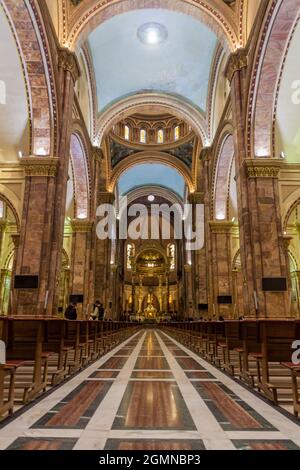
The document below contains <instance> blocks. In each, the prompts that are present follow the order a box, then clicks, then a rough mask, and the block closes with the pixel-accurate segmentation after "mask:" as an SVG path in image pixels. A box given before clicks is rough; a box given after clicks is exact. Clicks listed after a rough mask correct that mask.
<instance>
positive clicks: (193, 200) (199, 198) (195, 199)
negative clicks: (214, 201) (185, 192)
mask: <svg viewBox="0 0 300 470" xmlns="http://www.w3.org/2000/svg"><path fill="white" fill-rule="evenodd" d="M204 196H205V193H204V192H199V191H196V192H194V193H191V194H189V196H188V202H189V203H190V204H204Z"/></svg>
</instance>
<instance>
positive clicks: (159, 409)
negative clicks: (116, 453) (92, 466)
mask: <svg viewBox="0 0 300 470" xmlns="http://www.w3.org/2000/svg"><path fill="white" fill-rule="evenodd" d="M298 446H299V447H298ZM7 448H8V449H22V450H62V449H74V450H75V449H76V450H83V449H84V450H90V449H93V450H95V449H97V450H100V449H106V450H113V449H119V450H134V449H141V450H163V449H167V450H201V449H220V450H221V449H262V450H264V449H268V450H270V449H272V450H273V449H275V450H276V449H278V450H286V449H298V448H300V427H299V425H298V424H296V423H295V422H294V421H293V420H292V419H289V418H287V417H285V416H284V415H283V414H282V413H281V412H279V411H278V410H277V409H275V408H274V407H272V406H271V405H269V404H267V403H265V402H264V401H263V400H261V399H260V398H258V397H256V396H255V395H254V394H252V393H251V392H249V391H248V390H247V389H245V388H244V387H243V386H241V385H239V384H237V383H236V382H235V381H234V380H232V379H231V378H229V377H228V376H226V375H225V374H223V373H222V372H220V371H219V370H217V369H216V368H215V367H213V366H211V365H210V364H208V363H207V362H205V361H203V360H202V359H200V358H199V357H198V356H196V355H195V354H194V353H192V352H191V351H189V350H187V349H186V348H184V347H183V346H181V345H180V344H179V343H177V342H176V341H174V340H173V339H172V338H170V337H169V336H167V335H165V334H164V333H162V332H160V331H156V330H144V331H141V332H139V333H137V334H136V335H135V336H133V337H132V338H130V339H128V340H127V341H126V342H124V343H123V344H122V345H120V346H118V348H116V349H114V350H113V351H112V352H110V353H109V354H107V355H106V356H104V357H103V358H102V359H101V360H99V361H97V362H95V363H94V364H93V365H91V366H90V367H88V368H87V369H85V370H84V371H83V372H81V373H80V374H78V375H77V376H76V377H74V378H72V379H71V380H70V381H68V382H67V383H65V384H64V385H62V386H61V387H59V388H58V389H56V390H54V391H53V392H52V393H50V394H49V395H48V396H47V397H45V398H44V399H42V400H41V401H40V402H39V403H37V404H35V405H33V406H31V408H29V409H27V411H24V412H23V413H22V414H21V415H20V416H19V417H17V418H15V419H14V420H12V421H10V422H9V424H5V422H4V423H2V425H1V427H0V449H7Z"/></svg>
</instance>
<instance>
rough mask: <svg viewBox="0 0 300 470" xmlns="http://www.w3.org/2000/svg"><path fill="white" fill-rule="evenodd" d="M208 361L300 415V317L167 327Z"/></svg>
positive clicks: (185, 323)
mask: <svg viewBox="0 0 300 470" xmlns="http://www.w3.org/2000/svg"><path fill="white" fill-rule="evenodd" d="M161 328H162V329H163V331H165V332H166V333H167V334H170V335H171V336H172V337H174V338H175V339H176V340H177V341H178V342H180V343H182V344H183V345H185V346H186V347H188V348H189V349H191V350H193V351H194V352H195V353H197V354H199V355H200V356H201V357H202V358H203V359H205V360H207V361H209V362H211V363H212V364H213V365H215V366H216V367H218V368H220V369H222V370H223V371H224V372H226V373H228V374H230V375H232V376H234V377H236V378H238V379H239V380H241V381H243V382H245V383H246V384H247V385H248V386H250V387H252V388H253V389H255V390H257V391H258V392H260V393H261V394H263V395H264V396H265V397H267V398H268V399H269V400H271V401H272V402H273V403H274V405H282V406H284V407H286V408H289V407H290V405H292V406H293V411H294V414H295V416H298V415H299V412H300V402H299V388H300V364H293V363H292V355H293V343H294V341H296V340H299V339H300V321H299V320H242V321H237V320H228V321H222V322H220V321H209V322H207V321H200V322H176V323H175V322H171V323H164V324H163V325H161Z"/></svg>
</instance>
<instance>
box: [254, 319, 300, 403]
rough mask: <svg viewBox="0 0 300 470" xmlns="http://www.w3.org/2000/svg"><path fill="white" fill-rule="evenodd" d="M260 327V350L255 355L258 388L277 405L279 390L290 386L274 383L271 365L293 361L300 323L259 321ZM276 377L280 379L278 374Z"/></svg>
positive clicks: (291, 321)
mask: <svg viewBox="0 0 300 470" xmlns="http://www.w3.org/2000/svg"><path fill="white" fill-rule="evenodd" d="M258 326H259V338H260V350H259V352H258V353H256V354H255V355H254V357H255V359H256V364H257V387H258V389H259V390H261V391H263V393H264V394H265V395H266V396H267V397H268V398H269V399H270V400H272V401H273V402H274V403H275V404H276V405H277V404H278V394H277V390H278V389H279V388H281V389H282V388H286V387H290V385H289V384H280V383H274V379H273V380H271V379H270V375H271V373H270V364H271V363H281V362H290V361H291V357H292V353H293V351H292V343H293V342H294V340H296V339H299V338H300V321H293V320H259V321H258ZM277 367H278V366H277ZM276 375H277V377H280V375H278V372H277V374H276ZM282 376H284V374H282Z"/></svg>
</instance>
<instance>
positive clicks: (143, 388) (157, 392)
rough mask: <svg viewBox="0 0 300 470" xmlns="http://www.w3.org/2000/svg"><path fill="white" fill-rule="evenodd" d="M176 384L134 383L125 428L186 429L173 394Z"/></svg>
mask: <svg viewBox="0 0 300 470" xmlns="http://www.w3.org/2000/svg"><path fill="white" fill-rule="evenodd" d="M174 384H175V382H132V393H131V397H130V400H129V403H128V409H127V414H126V418H125V428H142V429H149V428H150V429H185V426H184V422H183V417H182V416H181V412H180V409H179V407H178V404H177V403H176V399H175V396H174V393H173V387H174Z"/></svg>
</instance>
